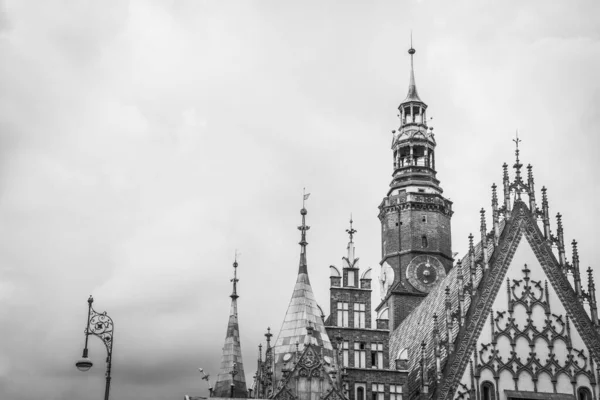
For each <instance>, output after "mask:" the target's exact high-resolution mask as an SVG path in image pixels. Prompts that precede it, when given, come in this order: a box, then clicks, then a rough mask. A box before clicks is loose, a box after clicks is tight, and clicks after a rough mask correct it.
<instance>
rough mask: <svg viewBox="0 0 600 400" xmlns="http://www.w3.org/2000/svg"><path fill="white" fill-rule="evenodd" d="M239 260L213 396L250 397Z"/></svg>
mask: <svg viewBox="0 0 600 400" xmlns="http://www.w3.org/2000/svg"><path fill="white" fill-rule="evenodd" d="M237 267H238V263H237V260H236V261H235V262H234V263H233V268H234V275H233V279H232V280H231V281H232V282H233V292H232V293H231V296H230V297H231V309H230V312H229V323H228V324H227V333H226V335H225V344H224V345H223V355H222V356H221V368H220V370H219V375H218V376H217V382H216V383H215V388H214V390H213V397H248V391H247V389H246V377H245V375H244V362H243V361H242V347H241V344H240V328H239V325H238V312H237V299H238V297H239V296H238V295H237V282H238V279H237Z"/></svg>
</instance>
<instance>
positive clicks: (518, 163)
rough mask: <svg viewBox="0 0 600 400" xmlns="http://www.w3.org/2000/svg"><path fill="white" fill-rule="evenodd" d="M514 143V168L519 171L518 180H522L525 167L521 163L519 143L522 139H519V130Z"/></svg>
mask: <svg viewBox="0 0 600 400" xmlns="http://www.w3.org/2000/svg"><path fill="white" fill-rule="evenodd" d="M513 142H515V159H516V161H515V165H514V166H513V167H514V168H515V170H516V171H517V172H516V174H517V178H516V180H520V178H521V167H522V166H523V164H521V161H520V160H519V143H521V142H522V140H521V139H519V130H518V129H517V131H516V134H515V138H514V139H513Z"/></svg>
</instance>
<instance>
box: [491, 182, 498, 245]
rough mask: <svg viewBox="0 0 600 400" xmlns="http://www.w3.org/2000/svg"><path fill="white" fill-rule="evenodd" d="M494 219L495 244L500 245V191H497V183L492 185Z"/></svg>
mask: <svg viewBox="0 0 600 400" xmlns="http://www.w3.org/2000/svg"><path fill="white" fill-rule="evenodd" d="M492 220H493V223H494V246H498V240H499V239H500V217H499V215H498V193H497V192H496V184H495V183H494V184H493V185H492Z"/></svg>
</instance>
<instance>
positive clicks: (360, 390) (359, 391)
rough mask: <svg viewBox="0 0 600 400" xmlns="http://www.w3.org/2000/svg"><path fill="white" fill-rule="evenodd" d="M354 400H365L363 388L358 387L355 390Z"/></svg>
mask: <svg viewBox="0 0 600 400" xmlns="http://www.w3.org/2000/svg"><path fill="white" fill-rule="evenodd" d="M356 400H365V388H364V387H362V386H359V387H358V388H356Z"/></svg>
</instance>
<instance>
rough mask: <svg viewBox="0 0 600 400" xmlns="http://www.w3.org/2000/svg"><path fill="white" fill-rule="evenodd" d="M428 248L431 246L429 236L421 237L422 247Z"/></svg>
mask: <svg viewBox="0 0 600 400" xmlns="http://www.w3.org/2000/svg"><path fill="white" fill-rule="evenodd" d="M428 246H429V243H427V236H423V237H421V247H423V248H426V247H428Z"/></svg>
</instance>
